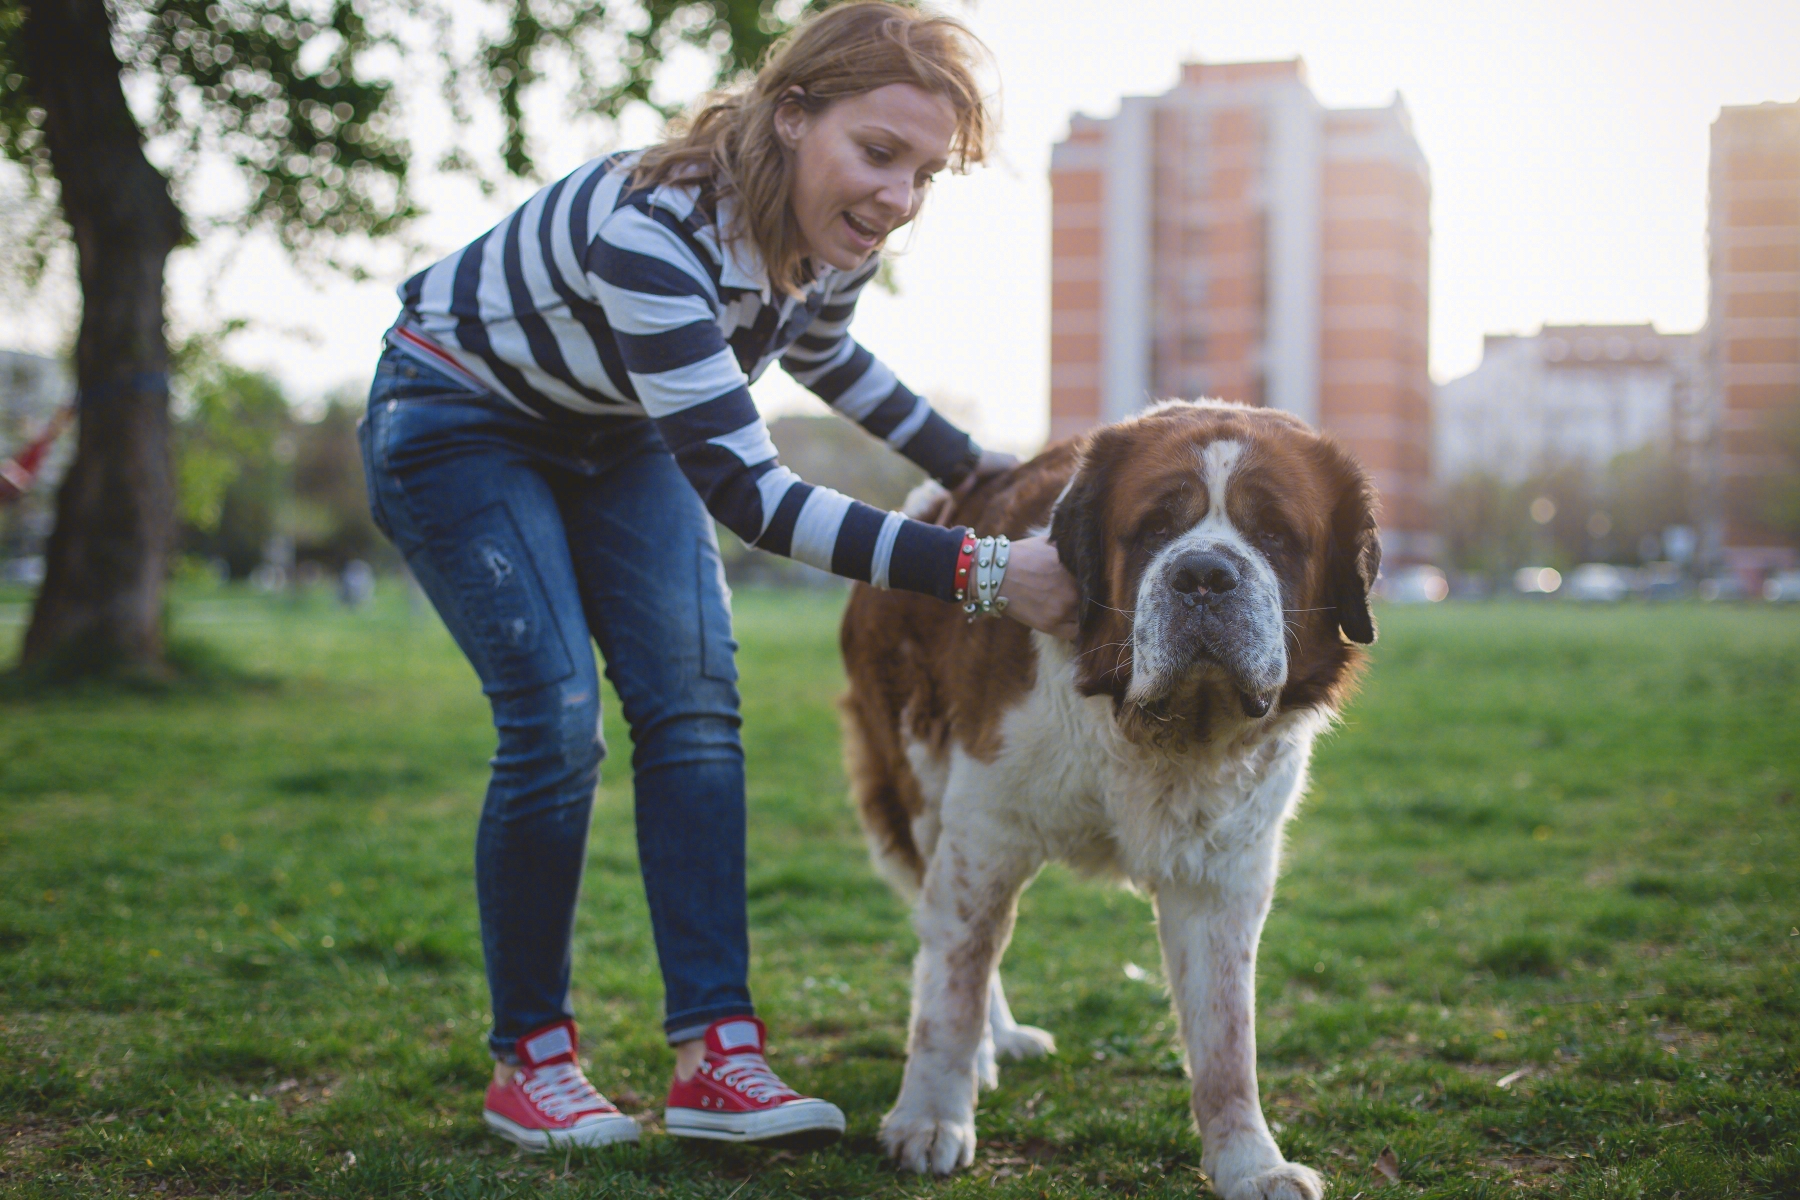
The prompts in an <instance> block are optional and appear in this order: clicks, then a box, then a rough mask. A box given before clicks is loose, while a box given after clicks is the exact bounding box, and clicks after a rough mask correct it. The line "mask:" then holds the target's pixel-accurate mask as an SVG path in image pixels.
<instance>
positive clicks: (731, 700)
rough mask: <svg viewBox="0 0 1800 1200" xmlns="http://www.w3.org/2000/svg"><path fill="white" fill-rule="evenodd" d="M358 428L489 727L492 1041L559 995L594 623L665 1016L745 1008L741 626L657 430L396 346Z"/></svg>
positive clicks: (580, 823) (547, 1016)
mask: <svg viewBox="0 0 1800 1200" xmlns="http://www.w3.org/2000/svg"><path fill="white" fill-rule="evenodd" d="M360 437H361V443H362V453H363V469H364V471H365V472H366V474H367V477H368V485H369V500H370V506H371V508H372V509H373V512H374V516H375V521H376V523H377V524H378V525H379V526H380V527H381V530H382V532H383V533H385V534H386V535H387V536H388V537H390V538H391V539H393V542H394V544H395V545H396V546H398V547H399V548H400V551H401V553H402V554H404V555H405V556H406V561H407V564H408V565H409V566H411V568H412V571H413V574H414V575H415V576H417V578H418V580H419V583H420V585H421V586H422V587H423V588H424V589H425V594H426V595H427V596H429V597H430V598H431V602H432V604H433V605H434V606H436V608H437V611H438V614H439V615H440V616H441V617H442V618H443V621H444V624H445V625H446V626H447V627H448V628H449V630H450V633H451V636H453V637H454V638H455V639H456V644H457V645H458V646H460V647H461V648H462V652H463V653H464V654H465V655H467V656H468V659H469V662H470V663H471V664H472V665H473V666H474V668H475V673H476V674H477V675H478V676H480V678H481V686H482V690H483V691H484V692H485V693H486V694H487V697H488V701H489V703H490V705H491V706H492V708H493V714H494V728H495V729H496V730H497V731H498V732H499V749H498V750H497V751H496V753H495V755H494V758H493V761H492V763H491V765H492V767H493V775H492V777H491V779H490V780H489V783H488V789H487V801H486V804H485V805H484V807H483V809H482V813H481V824H480V829H479V831H478V833H477V836H476V842H475V884H476V895H477V898H478V900H479V903H480V908H481V943H482V951H483V953H484V955H485V956H486V960H487V974H488V987H489V989H490V991H491V993H492V997H493V1010H494V1026H493V1030H492V1032H491V1033H490V1035H489V1047H490V1049H491V1050H492V1051H493V1053H494V1055H495V1056H496V1057H498V1058H501V1059H506V1058H508V1057H510V1056H511V1054H512V1048H513V1044H514V1042H516V1041H517V1040H518V1038H519V1037H520V1036H521V1035H523V1034H526V1033H529V1032H531V1031H532V1030H534V1029H537V1028H539V1027H540V1026H543V1025H548V1024H550V1023H552V1022H555V1021H559V1020H562V1019H563V1018H564V1017H567V1016H570V1015H572V1014H571V1013H570V1011H569V1005H568V996H569V941H570V933H571V929H572V926H573V922H574V917H575V901H576V895H577V893H578V892H579V890H580V885H581V870H582V863H583V861H584V858H585V856H586V847H587V833H588V815H589V811H590V809H591V808H592V806H593V799H594V787H595V785H596V784H597V782H598V781H599V769H600V760H601V759H602V758H603V757H604V756H605V753H606V746H605V743H604V741H603V740H602V737H601V733H600V681H599V678H598V675H597V674H596V671H595V667H594V652H593V648H592V646H591V645H590V642H589V639H590V638H591V639H592V640H593V641H594V642H598V643H599V646H600V652H601V654H602V655H604V656H605V659H606V677H607V678H608V679H609V680H610V681H611V682H612V684H613V687H614V688H615V689H616V690H617V692H618V694H619V699H620V701H621V704H622V707H623V709H624V714H625V720H626V722H627V723H628V724H629V725H630V727H631V737H632V745H633V751H632V770H633V772H634V776H635V783H636V788H635V791H636V801H635V806H636V812H637V840H638V860H639V864H640V867H641V869H642V871H643V876H644V890H645V892H646V894H647V896H648V899H649V903H650V922H651V927H652V931H653V932H654V934H655V937H656V951H657V956H658V958H659V959H660V960H661V964H662V973H663V986H664V993H665V997H666V999H665V1012H666V1014H667V1019H666V1021H665V1023H664V1029H665V1032H666V1033H667V1034H668V1035H669V1039H670V1041H672V1042H674V1041H681V1040H684V1039H686V1038H689V1037H697V1036H698V1035H699V1032H700V1031H701V1030H703V1029H704V1028H705V1026H706V1025H707V1024H708V1023H710V1022H711V1021H713V1020H716V1019H717V1018H719V1017H727V1016H744V1015H749V1014H751V1013H752V1012H753V1011H754V1010H753V1009H752V1007H751V1003H750V989H749V985H748V983H747V974H748V970H749V958H750V950H749V939H748V936H747V934H746V923H745V912H744V906H745V900H744V752H743V747H742V745H741V743H740V742H739V740H738V725H739V723H740V722H739V717H738V693H737V668H736V664H735V662H734V658H733V656H734V654H735V652H736V650H737V643H736V642H735V641H733V640H732V636H731V609H730V606H729V594H728V592H727V591H726V587H725V579H724V571H723V569H722V566H721V564H720V561H719V546H718V542H717V540H716V538H715V535H714V533H713V522H712V518H711V517H710V516H708V515H707V512H706V509H705V508H704V506H703V505H702V504H701V502H700V498H699V497H698V496H697V495H696V494H695V493H694V490H693V488H692V487H690V486H689V484H688V482H687V480H686V478H685V477H684V476H683V475H682V474H681V472H680V470H679V469H678V468H677V467H676V465H675V460H674V458H673V456H671V455H670V453H669V451H668V449H667V447H666V446H664V444H663V441H662V438H661V437H660V436H659V435H658V434H657V432H656V430H655V428H654V427H653V426H652V425H651V424H650V423H649V422H648V421H642V420H639V421H625V422H617V423H614V424H612V425H610V426H607V427H605V428H592V427H571V426H555V425H551V424H549V423H547V422H545V421H542V420H540V419H538V418H536V417H533V416H530V415H527V414H525V413H522V412H519V411H517V410H516V409H513V408H512V407H511V406H510V405H508V404H507V403H506V402H505V401H504V400H502V399H500V398H499V397H497V396H493V395H491V394H489V393H485V392H476V391H471V390H470V389H469V388H468V386H467V385H465V384H463V383H460V382H458V381H457V380H454V379H452V378H450V377H448V376H446V375H442V374H440V373H438V372H436V371H434V370H432V369H431V368H430V367H428V366H425V365H423V364H422V363H416V362H414V361H413V360H412V359H411V358H410V357H408V356H405V355H402V354H401V353H399V352H398V351H396V350H393V349H391V348H390V349H388V350H387V351H386V352H385V353H383V354H382V356H381V363H380V366H379V368H378V369H377V371H376V374H375V383H374V386H373V387H372V388H371V390H370V392H369V412H368V416H367V417H366V418H365V419H364V421H363V423H362V426H361V428H360Z"/></svg>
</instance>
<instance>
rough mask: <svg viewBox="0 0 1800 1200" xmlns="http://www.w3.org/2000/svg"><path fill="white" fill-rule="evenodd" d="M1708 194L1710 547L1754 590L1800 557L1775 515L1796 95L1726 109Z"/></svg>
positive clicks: (1788, 406)
mask: <svg viewBox="0 0 1800 1200" xmlns="http://www.w3.org/2000/svg"><path fill="white" fill-rule="evenodd" d="M1709 193H1710V204H1709V219H1708V229H1707V241H1708V263H1709V274H1710V276H1711V284H1712V288H1711V302H1710V306H1709V311H1708V316H1707V330H1706V333H1707V342H1708V346H1707V351H1708V366H1709V369H1710V371H1711V374H1712V389H1713V402H1714V417H1715V420H1716V425H1717V434H1716V445H1715V446H1714V448H1713V453H1712V455H1711V456H1710V465H1711V467H1712V472H1711V478H1710V481H1709V482H1710V484H1711V500H1712V504H1711V508H1712V517H1713V519H1712V520H1711V521H1710V522H1709V524H1710V526H1711V528H1710V529H1708V531H1707V534H1708V537H1707V540H1708V541H1709V542H1711V543H1713V545H1712V546H1709V547H1708V549H1709V551H1712V552H1713V554H1715V555H1716V561H1718V562H1719V563H1720V564H1721V565H1723V566H1724V567H1725V568H1726V569H1727V570H1730V571H1733V572H1735V573H1736V574H1738V575H1739V576H1740V577H1741V578H1742V579H1743V580H1744V582H1745V583H1746V584H1747V585H1749V586H1751V587H1753V588H1754V587H1756V586H1759V585H1760V582H1761V579H1762V577H1763V576H1764V575H1766V574H1767V573H1769V572H1771V571H1775V570H1781V569H1784V568H1788V567H1792V566H1794V565H1796V563H1797V562H1800V554H1797V553H1796V547H1795V545H1794V540H1793V537H1792V535H1791V533H1789V534H1784V533H1783V531H1781V530H1780V529H1778V528H1776V527H1775V525H1774V523H1773V522H1772V521H1771V519H1770V508H1771V504H1772V499H1773V497H1772V492H1773V490H1774V489H1775V488H1776V487H1778V486H1781V482H1782V480H1783V479H1784V478H1785V480H1786V481H1787V486H1789V487H1792V486H1793V482H1792V480H1793V472H1794V471H1795V467H1796V464H1795V463H1794V461H1793V459H1792V457H1791V456H1792V454H1793V453H1794V450H1793V439H1794V438H1795V437H1800V428H1795V426H1796V423H1797V422H1800V102H1796V103H1793V104H1756V105H1745V106H1741V107H1728V108H1724V109H1721V110H1720V112H1719V116H1718V119H1717V120H1716V121H1714V122H1713V127H1712V162H1711V175H1710V180H1709ZM1715 547H1716V549H1715Z"/></svg>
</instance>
